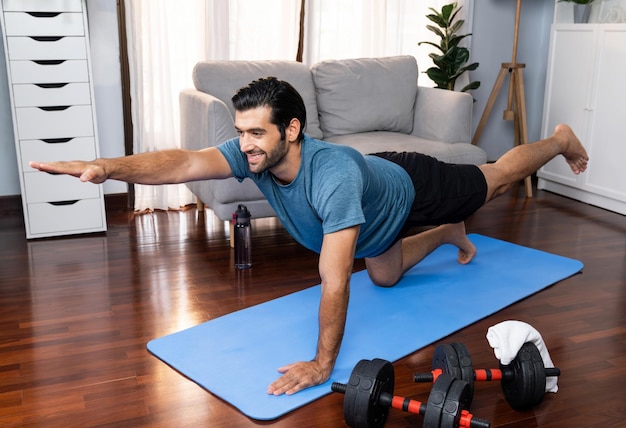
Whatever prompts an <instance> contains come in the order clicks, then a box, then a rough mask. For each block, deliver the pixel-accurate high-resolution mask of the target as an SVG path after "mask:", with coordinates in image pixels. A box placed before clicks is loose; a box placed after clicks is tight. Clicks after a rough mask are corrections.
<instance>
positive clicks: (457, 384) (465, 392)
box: [439, 379, 471, 428]
mask: <svg viewBox="0 0 626 428" xmlns="http://www.w3.org/2000/svg"><path fill="white" fill-rule="evenodd" d="M470 404H471V396H470V386H469V383H467V382H465V381H464V380H459V379H455V380H454V381H453V382H452V384H451V385H450V389H449V390H448V396H447V397H446V402H445V404H444V406H443V412H442V414H441V421H440V422H439V427H440V428H456V427H458V426H459V421H460V420H461V411H463V410H466V409H468V408H469V406H470Z"/></svg>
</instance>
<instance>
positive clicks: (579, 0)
mask: <svg viewBox="0 0 626 428" xmlns="http://www.w3.org/2000/svg"><path fill="white" fill-rule="evenodd" d="M559 2H561V3H574V23H575V24H584V23H587V22H589V15H591V3H593V0H559Z"/></svg>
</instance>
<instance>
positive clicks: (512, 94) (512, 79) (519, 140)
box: [472, 0, 533, 198]
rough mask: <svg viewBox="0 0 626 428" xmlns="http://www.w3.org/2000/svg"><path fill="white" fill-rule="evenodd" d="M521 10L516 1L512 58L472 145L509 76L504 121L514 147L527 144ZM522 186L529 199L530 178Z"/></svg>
mask: <svg viewBox="0 0 626 428" xmlns="http://www.w3.org/2000/svg"><path fill="white" fill-rule="evenodd" d="M521 8H522V0H517V6H516V10H515V33H514V38H513V58H512V60H511V62H506V63H503V64H502V67H501V68H500V72H499V73H498V77H497V78H496V82H495V84H494V85H493V89H492V90H491V94H490V95H489V99H488V100H487V104H486V105H485V111H484V112H483V115H482V117H481V118H480V122H478V127H477V128H476V132H475V133H474V138H473V139H472V144H474V145H475V144H476V143H478V139H479V138H480V135H481V134H482V132H483V128H484V127H485V124H486V123H487V119H488V118H489V113H491V109H492V108H493V105H494V104H495V102H496V99H497V98H498V94H499V92H500V89H501V88H502V84H503V83H504V79H505V77H506V75H507V73H508V74H509V98H508V103H507V108H506V110H505V111H504V114H503V119H504V120H513V129H514V143H515V145H516V146H518V145H520V144H528V127H527V124H526V98H525V96H524V76H523V73H522V70H523V69H524V68H525V67H526V64H520V63H518V62H517V43H518V38H519V21H520V12H521ZM524 186H525V187H526V196H527V197H529V198H531V197H532V196H533V189H532V183H531V180H530V177H526V178H525V179H524Z"/></svg>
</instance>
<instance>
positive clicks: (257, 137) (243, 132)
mask: <svg viewBox="0 0 626 428" xmlns="http://www.w3.org/2000/svg"><path fill="white" fill-rule="evenodd" d="M270 115H271V109H270V107H257V108H255V109H250V110H245V111H236V112H235V129H236V130H237V133H238V134H239V148H240V149H241V151H242V152H244V153H245V154H246V155H247V157H248V166H249V168H250V172H253V173H255V174H259V173H261V172H263V171H265V170H268V169H269V170H271V169H272V168H274V167H276V166H277V165H279V164H280V163H281V162H282V161H283V159H284V157H285V155H286V154H287V151H288V149H289V144H288V143H287V141H286V140H285V139H282V138H281V136H280V130H279V129H278V126H276V125H274V124H273V123H271V122H270Z"/></svg>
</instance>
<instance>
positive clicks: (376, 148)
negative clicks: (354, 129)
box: [328, 131, 487, 165]
mask: <svg viewBox="0 0 626 428" xmlns="http://www.w3.org/2000/svg"><path fill="white" fill-rule="evenodd" d="M328 141H330V142H332V143H336V144H341V145H343V146H350V147H352V148H354V149H356V150H358V151H359V152H361V153H362V154H364V155H365V154H370V153H377V152H385V151H393V152H418V153H424V154H425V155H429V156H433V157H435V158H437V159H439V160H440V161H442V162H447V163H457V164H472V165H481V164H483V163H485V162H486V161H487V155H486V154H485V152H484V151H483V150H482V149H481V148H480V147H477V146H473V145H471V144H468V143H456V144H445V143H441V142H438V141H432V140H427V139H425V138H420V137H416V136H413V135H406V134H401V133H398V132H385V131H381V132H364V133H361V134H351V135H338V136H334V137H331V138H329V139H328Z"/></svg>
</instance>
